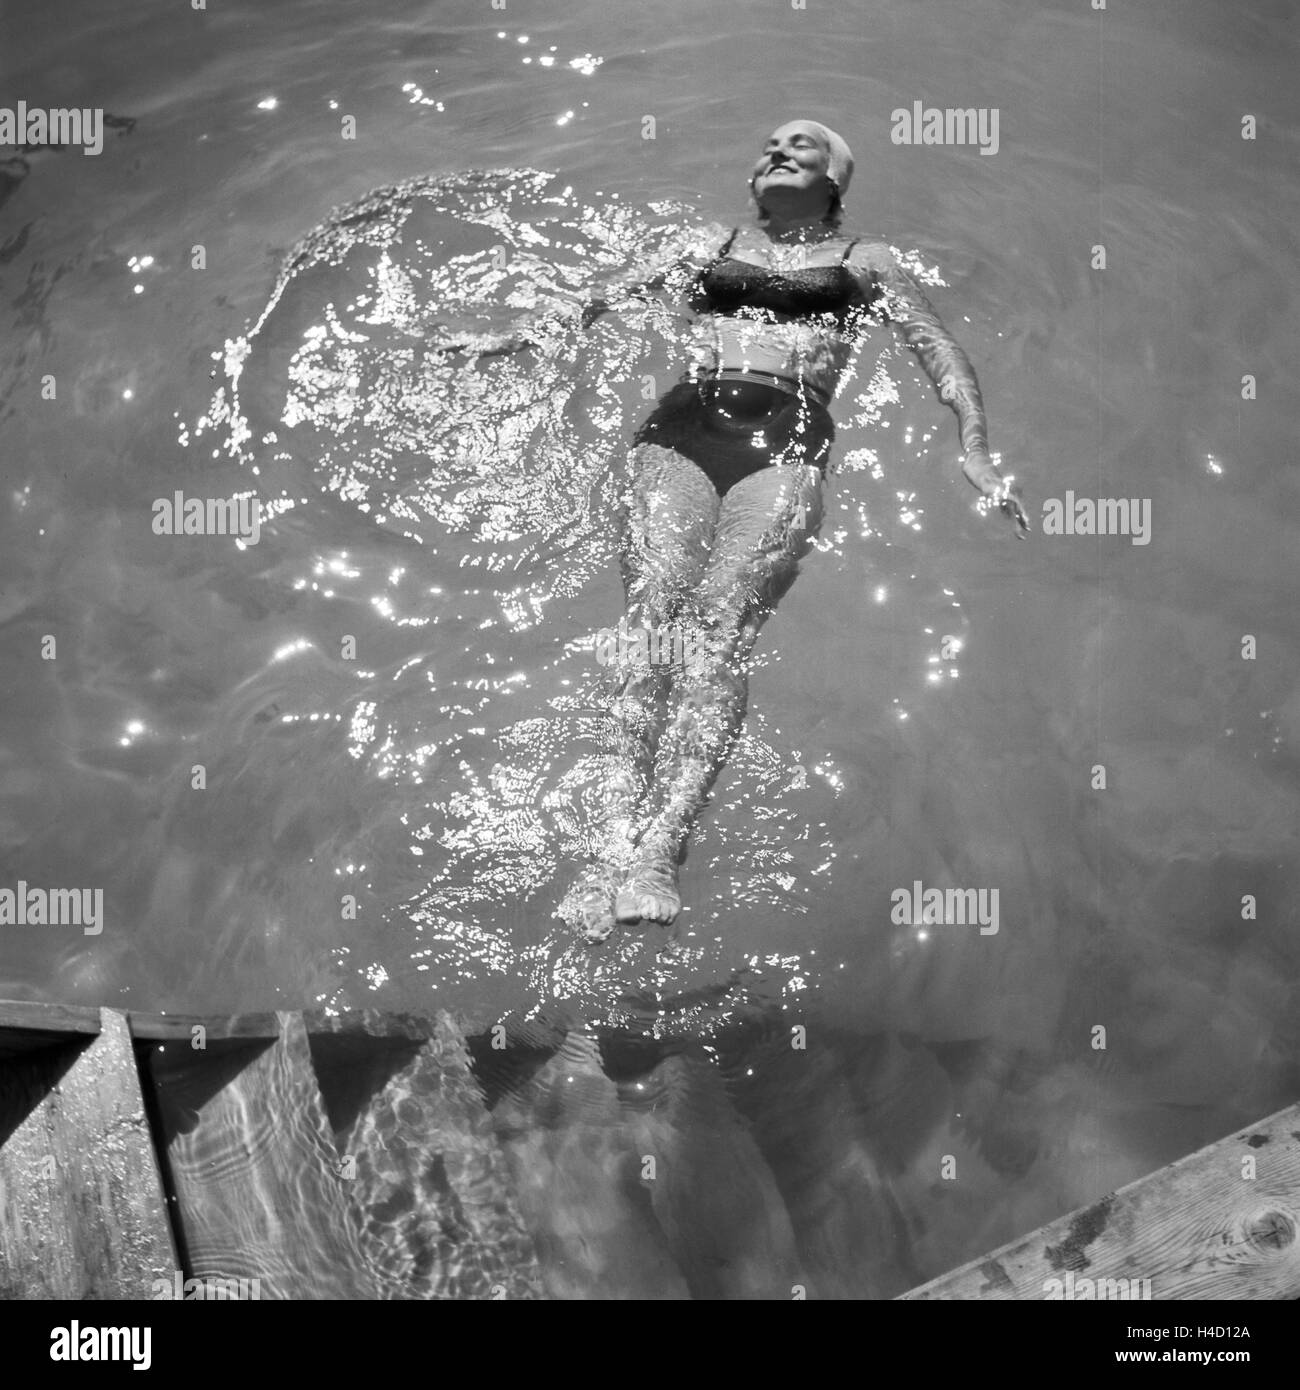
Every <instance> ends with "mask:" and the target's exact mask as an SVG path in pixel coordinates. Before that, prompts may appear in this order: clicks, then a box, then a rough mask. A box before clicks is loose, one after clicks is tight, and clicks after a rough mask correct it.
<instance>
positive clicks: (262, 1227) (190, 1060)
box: [147, 1013, 381, 1299]
mask: <svg viewBox="0 0 1300 1390" xmlns="http://www.w3.org/2000/svg"><path fill="white" fill-rule="evenodd" d="M278 1030H279V1031H278V1036H277V1037H276V1038H275V1040H274V1041H273V1042H272V1043H270V1044H269V1045H268V1044H265V1043H257V1042H252V1043H250V1042H246V1041H244V1042H241V1041H238V1040H231V1041H225V1042H221V1041H217V1042H214V1043H212V1045H210V1046H209V1047H207V1048H206V1049H204V1050H194V1049H193V1048H191V1047H190V1045H189V1043H188V1042H186V1043H185V1044H177V1043H175V1042H165V1041H164V1042H159V1043H155V1044H153V1045H152V1046H151V1047H150V1048H149V1056H148V1063H147V1066H148V1071H149V1074H150V1076H151V1077H152V1079H153V1083H154V1088H155V1096H156V1100H157V1107H158V1113H159V1116H160V1120H161V1126H162V1131H163V1133H162V1136H161V1138H162V1140H163V1142H164V1143H165V1145H166V1162H167V1167H168V1171H169V1174H170V1180H171V1185H172V1189H173V1192H174V1194H175V1197H176V1203H175V1210H176V1218H177V1226H178V1230H179V1232H180V1236H181V1241H182V1244H183V1258H184V1260H185V1267H186V1274H187V1275H189V1276H190V1277H193V1278H197V1279H211V1280H215V1279H224V1280H229V1279H247V1280H249V1281H251V1280H254V1279H256V1280H257V1281H258V1283H257V1285H256V1286H252V1285H251V1283H250V1286H249V1289H250V1295H251V1291H252V1289H253V1288H254V1287H255V1288H256V1296H257V1297H260V1298H263V1299H271V1298H310V1299H338V1298H348V1299H352V1298H376V1297H379V1296H381V1289H380V1285H379V1282H378V1281H377V1280H376V1278H375V1276H374V1275H373V1273H372V1271H371V1269H370V1266H369V1264H368V1262H367V1260H366V1258H365V1257H364V1255H363V1254H362V1252H361V1249H360V1246H359V1243H358V1235H357V1230H356V1223H355V1220H354V1218H353V1215H352V1212H351V1209H350V1207H349V1204H348V1200H347V1196H346V1194H345V1190H344V1182H343V1179H342V1178H341V1176H340V1174H339V1171H338V1154H337V1151H336V1150H335V1148H334V1143H333V1139H332V1137H331V1135H330V1132H329V1128H328V1125H327V1123H326V1117H325V1110H324V1106H323V1105H322V1102H321V1097H320V1092H319V1090H318V1088H317V1084H316V1077H315V1074H314V1072H313V1070H312V1062H311V1055H310V1051H309V1048H308V1042H307V1031H306V1028H305V1026H304V1024H303V1020H302V1018H301V1017H300V1016H299V1015H297V1014H291V1013H283V1014H280V1015H278ZM187 1036H188V1035H187Z"/></svg>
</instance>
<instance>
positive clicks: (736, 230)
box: [718, 227, 740, 260]
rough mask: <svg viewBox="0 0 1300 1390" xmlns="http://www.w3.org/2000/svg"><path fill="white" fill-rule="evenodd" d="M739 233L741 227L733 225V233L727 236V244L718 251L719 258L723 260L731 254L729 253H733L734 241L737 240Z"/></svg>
mask: <svg viewBox="0 0 1300 1390" xmlns="http://www.w3.org/2000/svg"><path fill="white" fill-rule="evenodd" d="M739 235H740V228H739V227H733V228H732V229H731V235H730V236H729V237H728V238H727V244H726V245H725V246H724V247H723V248H722V250H721V251H719V252H718V259H719V260H723V259H725V258H726V257H727V256H729V255H730V254H731V247H732V243H733V242H734V241H735V240H736V238H737V237H738V236H739Z"/></svg>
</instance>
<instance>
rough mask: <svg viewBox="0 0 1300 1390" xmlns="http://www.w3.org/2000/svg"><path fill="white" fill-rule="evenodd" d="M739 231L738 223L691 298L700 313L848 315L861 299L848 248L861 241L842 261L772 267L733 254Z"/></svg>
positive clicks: (703, 274)
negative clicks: (757, 311)
mask: <svg viewBox="0 0 1300 1390" xmlns="http://www.w3.org/2000/svg"><path fill="white" fill-rule="evenodd" d="M739 232H740V228H739V227H737V228H735V229H734V230H733V231H732V233H731V235H730V236H729V237H728V238H727V244H726V245H725V246H724V247H723V248H722V250H721V251H720V252H719V253H718V256H717V259H716V260H714V261H713V263H712V264H711V265H709V266H708V267H707V268H706V269H705V270H704V271H703V272H702V273H701V275H700V278H699V281H698V283H697V286H696V293H695V297H694V299H693V301H692V307H693V308H694V309H695V310H696V311H697V312H712V313H715V314H728V313H734V312H736V310H738V309H771V310H773V311H774V312H776V313H779V314H798V315H800V316H803V315H806V314H843V313H844V312H845V311H846V310H847V309H849V308H850V307H851V306H852V305H853V304H854V302H855V301H858V299H859V295H860V286H859V283H858V280H857V278H856V276H855V275H854V274H853V272H852V271H851V270H850V269H849V253H850V252H851V251H852V250H853V248H854V247H855V246H856V245H857V244H858V243H857V240H854V241H851V242H849V244H848V246H847V247H846V248H845V250H844V255H843V256H842V257H841V258H840V263H839V264H838V265H818V266H809V267H807V268H806V269H804V270H770V269H769V268H768V267H767V266H764V265H755V264H754V263H753V262H752V261H742V260H738V259H737V258H736V257H735V256H732V255H729V254H728V252H730V250H731V246H732V243H733V242H734V241H735V240H736V237H737V235H738V234H739Z"/></svg>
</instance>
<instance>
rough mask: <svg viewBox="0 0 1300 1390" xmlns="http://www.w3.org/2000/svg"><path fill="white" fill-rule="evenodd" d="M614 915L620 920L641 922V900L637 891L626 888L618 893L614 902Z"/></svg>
mask: <svg viewBox="0 0 1300 1390" xmlns="http://www.w3.org/2000/svg"><path fill="white" fill-rule="evenodd" d="M614 916H615V917H616V918H617V919H618V920H619V921H620V922H639V921H640V920H641V900H640V899H638V898H637V896H636V894H635V893H630V892H628V891H627V890H626V889H624V891H623V892H621V893H620V894H619V895H618V898H617V900H616V901H615V903H614Z"/></svg>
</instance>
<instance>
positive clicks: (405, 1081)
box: [311, 1013, 540, 1299]
mask: <svg viewBox="0 0 1300 1390" xmlns="http://www.w3.org/2000/svg"><path fill="white" fill-rule="evenodd" d="M385 1029H386V1030H387V1031H388V1036H387V1037H386V1038H382V1037H377V1036H376V1035H377V1034H378V1033H380V1032H381V1031H383V1030H385ZM412 1034H413V1035H412ZM311 1045H312V1053H313V1056H314V1057H315V1059H316V1068H317V1074H318V1076H319V1077H320V1084H321V1090H322V1092H323V1093H324V1095H325V1098H326V1102H327V1107H328V1110H329V1114H330V1116H331V1120H332V1123H333V1125H334V1133H335V1139H336V1142H337V1144H338V1148H339V1151H340V1153H341V1154H342V1156H343V1158H344V1161H345V1167H344V1172H345V1173H346V1174H347V1175H348V1178H349V1181H348V1195H349V1198H350V1201H351V1204H352V1208H353V1213H354V1219H355V1221H356V1223H357V1227H358V1229H359V1231H360V1235H361V1242H362V1248H363V1249H364V1251H365V1253H366V1256H367V1258H368V1260H369V1261H370V1262H371V1265H372V1267H373V1268H374V1269H375V1271H376V1274H377V1277H378V1278H379V1280H380V1281H381V1286H382V1289H383V1296H384V1297H386V1298H401V1299H408V1298H409V1299H534V1298H537V1297H539V1295H540V1279H539V1276H538V1273H537V1264H536V1257H535V1254H534V1250H533V1242H532V1239H531V1237H530V1236H529V1235H528V1233H527V1231H526V1230H525V1228H524V1223H523V1220H522V1218H521V1216H520V1215H519V1211H518V1208H517V1205H516V1203H515V1199H514V1194H513V1191H512V1186H511V1181H510V1173H509V1168H508V1164H507V1161H506V1157H505V1154H504V1153H503V1152H502V1151H501V1149H500V1147H499V1146H498V1144H497V1142H496V1137H495V1135H494V1133H493V1127H492V1120H491V1117H490V1115H489V1114H488V1111H487V1107H486V1105H485V1104H484V1101H483V1096H482V1093H481V1092H480V1090H479V1086H478V1083H477V1081H476V1080H475V1078H474V1075H473V1073H472V1071H471V1069H470V1058H469V1052H468V1050H467V1048H466V1044H465V1038H464V1035H463V1033H462V1031H461V1028H460V1026H459V1024H458V1022H457V1021H456V1019H454V1018H453V1017H452V1016H451V1015H450V1014H447V1013H440V1014H438V1015H437V1016H436V1017H435V1018H433V1019H409V1020H402V1019H401V1018H400V1017H397V1018H394V1017H388V1018H385V1017H383V1016H379V1015H375V1016H363V1015H353V1016H352V1017H351V1018H349V1019H347V1020H346V1021H345V1022H344V1023H343V1024H342V1025H341V1027H340V1028H339V1029H338V1030H337V1031H333V1032H325V1031H322V1032H319V1033H313V1035H312V1039H311Z"/></svg>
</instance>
